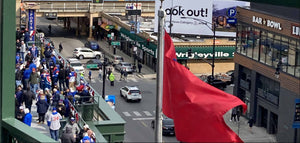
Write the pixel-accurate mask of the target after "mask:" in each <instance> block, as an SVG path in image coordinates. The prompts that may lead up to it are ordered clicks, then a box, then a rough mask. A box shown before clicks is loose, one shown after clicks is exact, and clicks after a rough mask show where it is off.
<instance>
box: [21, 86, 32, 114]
mask: <svg viewBox="0 0 300 143" xmlns="http://www.w3.org/2000/svg"><path fill="white" fill-rule="evenodd" d="M34 99H35V94H34V93H33V92H32V91H31V90H30V87H27V91H26V92H24V94H23V101H24V102H25V107H26V108H28V109H29V112H31V105H32V100H34Z"/></svg>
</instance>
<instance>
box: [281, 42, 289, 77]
mask: <svg viewBox="0 0 300 143" xmlns="http://www.w3.org/2000/svg"><path fill="white" fill-rule="evenodd" d="M280 50H281V51H280V52H281V55H280V56H281V57H280V59H281V63H282V66H281V70H282V71H284V72H287V69H288V67H289V66H290V63H289V62H288V54H289V44H288V43H286V42H281V49H280Z"/></svg>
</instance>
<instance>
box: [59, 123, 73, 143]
mask: <svg viewBox="0 0 300 143" xmlns="http://www.w3.org/2000/svg"><path fill="white" fill-rule="evenodd" d="M60 139H61V142H62V143H75V141H76V140H75V138H74V135H73V133H72V129H71V128H70V127H66V131H65V132H63V134H62V136H61V138H60Z"/></svg>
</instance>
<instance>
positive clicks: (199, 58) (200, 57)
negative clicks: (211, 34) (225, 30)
mask: <svg viewBox="0 0 300 143" xmlns="http://www.w3.org/2000/svg"><path fill="white" fill-rule="evenodd" d="M175 44H176V43H175ZM175 50H176V56H177V59H178V62H179V63H181V64H182V65H184V66H186V67H188V68H189V69H190V70H191V71H192V73H202V74H210V73H211V66H210V65H209V64H208V63H211V62H212V58H213V53H212V52H213V46H175ZM189 50H190V51H191V53H190V56H189ZM234 52H235V46H219V45H218V46H216V47H215V73H225V72H227V71H229V70H233V68H234V63H233V56H234Z"/></svg>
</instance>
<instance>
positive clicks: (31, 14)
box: [28, 9, 35, 41]
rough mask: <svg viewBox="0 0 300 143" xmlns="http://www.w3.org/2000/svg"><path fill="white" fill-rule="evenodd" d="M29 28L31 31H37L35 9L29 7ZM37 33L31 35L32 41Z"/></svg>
mask: <svg viewBox="0 0 300 143" xmlns="http://www.w3.org/2000/svg"><path fill="white" fill-rule="evenodd" d="M28 18H29V19H28V30H29V33H35V21H34V20H35V10H34V9H29V10H28ZM34 38H35V35H34V34H33V35H30V39H29V40H30V41H34Z"/></svg>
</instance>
